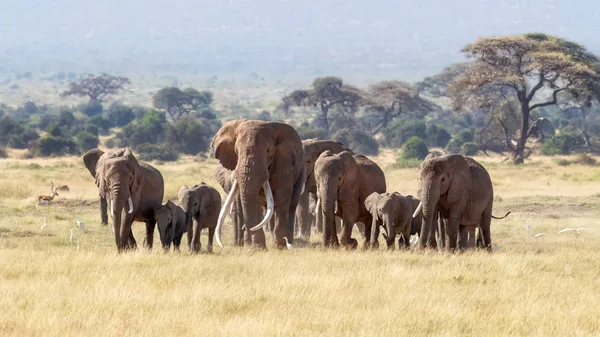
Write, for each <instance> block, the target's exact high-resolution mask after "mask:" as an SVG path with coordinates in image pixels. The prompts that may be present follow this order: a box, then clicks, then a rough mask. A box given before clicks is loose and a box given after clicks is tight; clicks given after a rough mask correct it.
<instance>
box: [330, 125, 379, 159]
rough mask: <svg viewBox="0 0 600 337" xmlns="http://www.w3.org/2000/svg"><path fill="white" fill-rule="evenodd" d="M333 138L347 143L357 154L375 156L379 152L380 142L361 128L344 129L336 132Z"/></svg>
mask: <svg viewBox="0 0 600 337" xmlns="http://www.w3.org/2000/svg"><path fill="white" fill-rule="evenodd" d="M332 139H333V140H335V141H337V142H340V143H342V144H345V145H346V146H347V147H348V148H350V149H352V150H353V151H354V152H355V153H356V154H364V155H367V156H375V155H377V153H379V143H377V141H376V140H375V139H373V137H371V136H369V135H367V134H366V133H365V132H363V131H361V130H349V129H342V130H340V131H338V132H336V133H335V134H334V135H333V137H332Z"/></svg>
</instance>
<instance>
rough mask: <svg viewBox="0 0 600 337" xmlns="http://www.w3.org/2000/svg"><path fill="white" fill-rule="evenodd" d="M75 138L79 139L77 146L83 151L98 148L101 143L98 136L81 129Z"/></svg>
mask: <svg viewBox="0 0 600 337" xmlns="http://www.w3.org/2000/svg"><path fill="white" fill-rule="evenodd" d="M75 139H76V140H77V146H78V147H79V151H81V152H86V151H87V150H91V149H94V148H97V147H98V144H99V143H100V140H99V139H98V137H96V136H94V135H93V134H91V133H89V132H86V131H79V133H77V136H75Z"/></svg>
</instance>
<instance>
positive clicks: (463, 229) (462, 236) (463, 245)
mask: <svg viewBox="0 0 600 337" xmlns="http://www.w3.org/2000/svg"><path fill="white" fill-rule="evenodd" d="M458 228H459V238H458V246H459V247H460V249H461V250H463V249H467V247H468V244H469V228H468V226H459V227H458Z"/></svg>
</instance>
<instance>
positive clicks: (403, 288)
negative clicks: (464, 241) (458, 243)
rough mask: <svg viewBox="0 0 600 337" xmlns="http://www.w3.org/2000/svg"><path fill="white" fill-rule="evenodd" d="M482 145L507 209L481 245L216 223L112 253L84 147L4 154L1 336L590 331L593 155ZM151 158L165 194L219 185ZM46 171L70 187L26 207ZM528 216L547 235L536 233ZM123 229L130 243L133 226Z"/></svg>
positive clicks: (411, 183) (397, 174)
mask: <svg viewBox="0 0 600 337" xmlns="http://www.w3.org/2000/svg"><path fill="white" fill-rule="evenodd" d="M13 157H14V156H13ZM374 159H375V160H376V161H377V162H378V163H379V164H380V165H381V166H382V167H383V168H384V171H385V172H386V174H387V181H388V190H397V191H400V192H401V193H403V194H414V193H415V192H416V188H417V173H418V170H417V169H396V168H394V167H393V165H392V163H393V159H394V155H393V154H392V153H391V152H384V153H383V154H382V155H380V156H379V157H376V158H374ZM478 159H479V160H480V161H481V162H482V163H483V164H484V165H485V166H486V167H487V168H488V170H489V172H490V174H491V177H492V180H493V182H494V187H495V211H494V213H495V214H496V215H503V214H504V213H505V212H506V211H508V210H510V211H512V214H511V215H510V216H509V217H508V218H507V219H505V220H494V221H493V222H492V235H493V236H492V239H493V241H494V242H495V243H496V244H497V247H496V249H495V251H494V252H493V253H491V254H489V253H485V252H479V251H476V252H468V253H464V254H456V255H451V254H446V253H438V252H399V251H386V250H385V249H380V250H379V251H369V252H364V251H360V250H358V251H354V252H347V251H324V250H322V249H321V248H320V245H319V244H318V238H317V237H316V236H315V235H313V237H312V239H311V242H310V243H304V244H303V243H302V242H297V243H296V244H295V246H294V248H293V249H292V250H289V251H277V250H276V249H273V248H271V249H269V251H268V252H251V251H249V250H248V249H238V248H233V247H232V245H231V242H232V237H233V236H232V232H231V229H230V227H229V223H227V224H226V225H227V226H228V227H226V232H225V233H224V238H225V243H226V248H225V249H221V248H219V247H215V249H214V253H213V254H201V255H195V256H193V255H190V254H189V253H188V252H187V251H185V250H184V251H182V253H181V254H173V253H171V254H163V252H162V251H160V249H155V250H153V251H151V252H148V251H146V250H145V249H143V248H140V249H139V250H138V251H136V252H132V253H126V254H121V255H117V254H116V248H115V246H114V238H113V236H112V232H111V229H110V227H109V226H105V227H103V226H101V225H100V223H99V214H98V213H99V212H98V208H97V190H96V187H95V185H94V183H93V178H92V177H91V176H90V175H89V173H88V172H87V171H86V170H85V168H84V167H83V164H82V161H81V159H80V158H75V157H69V158H54V159H34V160H23V159H5V160H1V161H0V172H2V174H1V175H0V308H2V309H1V310H0V335H2V336H90V335H101V336H116V335H120V336H123V335H125V336H129V335H137V336H167V335H178V336H183V335H193V336H214V335H227V336H232V335H233V336H247V335H254V336H271V335H335V336H347V335H375V336H384V335H385V336H390V335H410V336H421V335H428V336H458V335H462V336H475V335H477V336H549V335H564V336H579V335H581V336H586V335H590V336H591V335H600V320H598V317H600V290H599V289H600V249H599V248H600V226H599V225H600V167H597V166H583V165H577V164H571V165H569V166H560V165H558V164H557V159H556V158H544V159H541V158H534V159H532V160H530V161H529V162H527V163H526V164H525V165H521V166H513V165H511V164H508V163H502V158H500V157H478ZM154 165H155V166H156V167H157V168H158V169H159V170H160V171H161V172H162V174H163V175H164V177H165V181H166V188H165V190H166V195H165V198H175V196H176V192H177V190H178V189H179V187H180V186H181V185H182V184H184V183H187V184H194V183H198V182H200V181H206V182H208V183H210V184H213V185H216V186H218V185H217V183H216V180H215V178H214V166H215V161H214V160H213V159H209V160H208V161H206V162H194V161H193V160H192V159H191V158H183V159H180V160H179V161H178V162H177V163H174V164H170V163H169V164H163V163H154ZM50 181H53V182H54V184H55V185H62V184H68V185H69V187H70V192H59V193H60V196H59V197H57V199H56V200H55V201H54V202H53V203H51V204H50V205H49V206H45V205H43V206H40V207H39V208H37V209H36V207H35V203H34V198H35V196H36V195H39V194H47V193H48V192H49V185H50ZM219 190H220V188H219ZM77 217H81V218H82V219H83V221H84V222H85V224H86V229H87V231H86V232H85V233H82V232H80V231H79V230H78V229H77V228H76V218H77ZM44 220H45V221H46V223H47V227H46V228H45V229H44V230H40V226H41V225H42V223H43V222H44ZM526 223H527V224H530V225H532V226H533V232H534V233H539V232H544V233H546V235H545V236H543V237H540V238H533V237H532V236H530V235H529V233H528V232H527V230H526V229H525V224H526ZM564 227H589V228H590V229H589V230H587V231H583V232H582V233H581V236H580V237H579V238H575V236H574V234H573V233H563V234H557V232H558V231H559V230H560V229H562V228H564ZM71 229H75V230H74V234H75V239H74V242H73V243H71V242H70V241H69V234H70V231H71ZM134 230H135V236H136V238H137V239H138V242H141V241H142V240H143V231H144V226H143V225H142V224H140V223H136V224H135V225H134ZM354 236H355V237H357V234H356V233H355V235H354ZM157 241H158V233H157V234H156V235H155V243H156V242H157ZM184 241H186V240H185V239H184ZM202 242H203V243H205V242H206V235H205V233H203V236H202ZM203 248H204V249H205V246H203Z"/></svg>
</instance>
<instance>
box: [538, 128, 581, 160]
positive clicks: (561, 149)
mask: <svg viewBox="0 0 600 337" xmlns="http://www.w3.org/2000/svg"><path fill="white" fill-rule="evenodd" d="M581 142H582V140H581V137H579V136H576V135H573V134H570V133H560V134H558V135H556V136H554V137H552V138H550V140H547V141H546V142H544V144H542V146H541V148H540V153H541V154H542V155H544V156H555V155H559V154H569V153H571V151H572V150H573V148H574V147H575V146H576V145H580V144H581Z"/></svg>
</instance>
